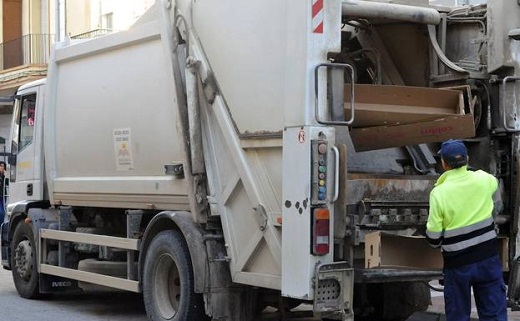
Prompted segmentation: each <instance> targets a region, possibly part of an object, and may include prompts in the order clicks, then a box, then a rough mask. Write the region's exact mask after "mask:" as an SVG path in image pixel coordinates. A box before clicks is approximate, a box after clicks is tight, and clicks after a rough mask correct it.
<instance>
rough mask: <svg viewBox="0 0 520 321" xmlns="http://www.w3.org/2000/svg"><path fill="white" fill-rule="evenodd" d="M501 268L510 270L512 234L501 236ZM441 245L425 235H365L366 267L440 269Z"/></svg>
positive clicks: (441, 262) (375, 233)
mask: <svg viewBox="0 0 520 321" xmlns="http://www.w3.org/2000/svg"><path fill="white" fill-rule="evenodd" d="M498 253H499V256H500V259H501V261H502V269H503V270H504V271H509V263H508V262H509V238H507V237H499V238H498ZM443 262H444V261H443V258H442V253H441V250H440V249H436V248H433V247H431V246H430V244H428V241H427V240H426V238H424V237H423V236H402V235H395V234H389V233H385V232H381V231H378V232H373V233H369V234H367V235H365V268H407V269H428V270H441V269H442V267H443Z"/></svg>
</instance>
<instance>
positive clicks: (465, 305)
mask: <svg viewBox="0 0 520 321" xmlns="http://www.w3.org/2000/svg"><path fill="white" fill-rule="evenodd" d="M472 287H473V295H474V297H475V303H476V305H477V311H478V317H479V320H480V321H507V302H506V286H505V284H504V279H503V277H502V265H501V263H500V259H499V258H498V256H494V257H491V258H488V259H485V260H483V261H480V262H477V263H473V264H469V265H465V266H461V267H457V268H449V269H448V268H445V269H444V303H445V309H446V321H469V320H470V313H471V288H472Z"/></svg>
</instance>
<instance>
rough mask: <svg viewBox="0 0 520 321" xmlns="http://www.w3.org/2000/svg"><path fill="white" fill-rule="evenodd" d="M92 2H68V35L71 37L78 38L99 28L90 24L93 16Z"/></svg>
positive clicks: (79, 0) (78, 0)
mask: <svg viewBox="0 0 520 321" xmlns="http://www.w3.org/2000/svg"><path fill="white" fill-rule="evenodd" d="M91 2H94V1H90V0H73V1H70V0H69V1H66V4H65V7H66V18H65V19H66V20H65V21H66V25H67V30H66V34H67V35H69V36H76V35H78V34H82V33H85V32H88V31H91V30H93V29H96V28H97V26H93V25H91V23H90V16H91Z"/></svg>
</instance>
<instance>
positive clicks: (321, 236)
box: [312, 208, 330, 255]
mask: <svg viewBox="0 0 520 321" xmlns="http://www.w3.org/2000/svg"><path fill="white" fill-rule="evenodd" d="M312 220H313V221H312V254H314V255H326V254H328V253H329V252H330V225H329V222H330V212H329V210H328V209H327V208H315V209H314V210H313V213H312Z"/></svg>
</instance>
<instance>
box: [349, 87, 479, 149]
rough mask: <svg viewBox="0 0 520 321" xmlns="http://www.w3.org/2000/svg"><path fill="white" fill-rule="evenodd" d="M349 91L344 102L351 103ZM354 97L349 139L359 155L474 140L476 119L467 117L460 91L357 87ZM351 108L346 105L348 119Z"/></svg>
mask: <svg viewBox="0 0 520 321" xmlns="http://www.w3.org/2000/svg"><path fill="white" fill-rule="evenodd" d="M347 87H348V86H346V87H345V101H349V99H350V91H349V90H348V89H349V88H347ZM454 89H455V88H454ZM354 95H355V105H354V106H355V111H354V116H355V120H354V124H353V125H352V128H351V130H350V136H351V138H352V142H353V144H354V148H355V149H356V151H358V152H361V151H367V150H375V149H382V148H390V147H401V146H407V145H417V144H423V143H435V142H442V141H445V140H447V139H450V138H453V139H461V138H470V137H474V136H475V125H474V121H473V116H472V115H471V114H468V115H465V114H464V91H463V90H461V89H460V88H456V89H455V90H448V89H436V88H422V87H404V86H382V85H355V92H354ZM349 108H350V103H348V102H347V103H345V117H347V118H348V117H350V110H349Z"/></svg>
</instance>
